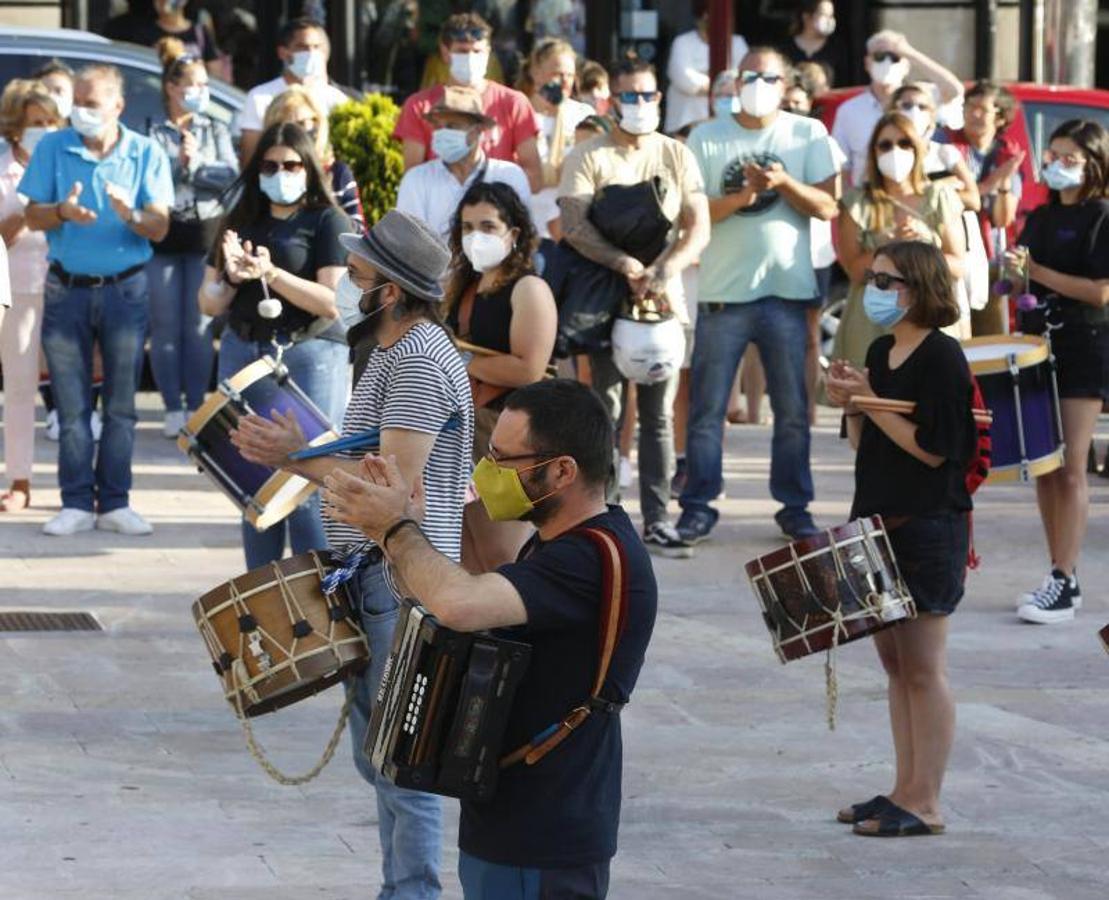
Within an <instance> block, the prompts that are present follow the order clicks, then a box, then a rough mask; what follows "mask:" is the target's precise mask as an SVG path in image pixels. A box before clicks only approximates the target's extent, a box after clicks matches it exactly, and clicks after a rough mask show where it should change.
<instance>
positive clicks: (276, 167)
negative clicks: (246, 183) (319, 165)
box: [258, 159, 304, 175]
mask: <svg viewBox="0 0 1109 900" xmlns="http://www.w3.org/2000/svg"><path fill="white" fill-rule="evenodd" d="M303 168H304V162H303V161H302V160H299V159H286V160H284V161H283V162H276V161H274V160H272V159H263V160H262V162H261V163H260V164H259V166H258V171H259V172H261V173H262V174H263V175H276V174H277V173H278V172H280V171H285V172H299V171H300V170H301V169H303Z"/></svg>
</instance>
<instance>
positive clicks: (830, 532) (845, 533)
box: [743, 516, 886, 580]
mask: <svg viewBox="0 0 1109 900" xmlns="http://www.w3.org/2000/svg"><path fill="white" fill-rule="evenodd" d="M885 531H886V527H885V525H884V524H883V522H882V517H881V516H859V517H858V518H857V519H852V520H851V521H850V522H845V523H843V524H842V525H834V526H833V527H831V528H825V529H823V530H822V531H821V532H820V534H816V535H813V536H812V537H807V538H801V539H800V540H796V541H791V542H790V543H788V544H786V545H785V546H784V547H779V548H778V549H776V550H772V551H770V552H769V553H765V554H763V555H762V556H756V557H755V558H754V559H753V560H751V561H750V562H749V563H746V564H745V565H744V567H743V568H744V571H745V572H746V573H747V577H748V578H749V579H751V580H754V579H755V578H761V577H762V576H763V575H764V574H767V573H769V572H770V570H771V569H777V568H779V567H780V566H781V565H782V564H784V563H788V562H792V561H793V554H792V552H791V548H792V550H795V551H796V552H797V555H798V556H807V555H808V554H810V553H813V552H816V551H821V550H823V551H827V550H829V549H830V547H831V544H830V543H829V542H828V541H829V536H830V537H831V539H832V540H835V541H836V543H837V546H838V543H839V539H840V538H843V539H845V540H846V539H848V538H859V537H862V536H863V535H864V534H874V533H882V534H884V533H885Z"/></svg>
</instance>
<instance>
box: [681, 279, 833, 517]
mask: <svg viewBox="0 0 1109 900" xmlns="http://www.w3.org/2000/svg"><path fill="white" fill-rule="evenodd" d="M807 305H808V304H805V303H798V302H794V301H791V300H781V299H778V298H777V297H768V298H765V299H762V300H754V301H752V302H750V303H730V304H724V305H723V306H718V305H717V304H708V303H702V304H701V306H700V308H699V309H698V311H697V336H696V339H695V341H694V350H693V372H692V376H691V378H692V380H691V382H690V389H689V396H690V410H689V434H688V436H687V440H686V449H685V459H686V471H687V472H688V480H687V481H686V486H685V490H684V491H682V497H681V505H682V509H683V510H690V511H707V510H710V509H711V508H712V507H711V506H710V505H709V504H710V502H711V501H712V500H713V499H715V498H716V496H717V495H718V494H719V493H720V490H721V488H722V487H723V455H724V432H723V423H724V415H725V413H726V412H727V407H728V394H729V393H730V392H731V388H732V382H733V381H734V380H735V373H736V370H737V369H738V368H739V361H740V360H741V359H742V358H743V351H744V350H746V349H747V344H748V343H749V342H752V341H753V342H754V344H755V346H756V347H758V348H759V356H760V357H761V358H762V364H763V367H764V368H765V369H766V389H767V393H768V394H769V395H770V408H771V409H772V410H773V412H774V437H773V440H772V441H771V445H770V495H771V496H772V497H773V498H774V499H775V500H777V501H778V502H779V503H781V504H782V506H784V507H785V508H786V509H789V510H803V509H805V508H806V507H807V506H808V505H809V501H811V500H812V498H813V486H812V470H811V469H810V467H809V410H808V391H807V389H806V387H805V346H806V344H807V342H808V326H807V324H806V321H805V309H806V306H807Z"/></svg>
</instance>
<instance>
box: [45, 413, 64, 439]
mask: <svg viewBox="0 0 1109 900" xmlns="http://www.w3.org/2000/svg"><path fill="white" fill-rule="evenodd" d="M61 437H62V426H61V425H59V424H58V411H57V410H56V409H52V410H50V412H48V413H47V414H46V439H47V440H48V441H59V440H61Z"/></svg>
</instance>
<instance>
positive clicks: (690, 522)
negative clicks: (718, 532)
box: [678, 509, 720, 544]
mask: <svg viewBox="0 0 1109 900" xmlns="http://www.w3.org/2000/svg"><path fill="white" fill-rule="evenodd" d="M719 518H720V513H718V512H717V511H716V510H715V509H686V510H683V511H682V517H681V518H680V519H678V536H679V537H680V538H681V539H682V540H683V541H685V542H686V543H687V544H698V543H700V542H701V541H703V540H704V539H705V538H707V537H708V536H709V533H710V532H711V531H712V529H713V527H714V526H715V525H716V520H717V519H719Z"/></svg>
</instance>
